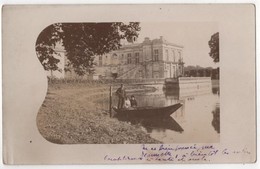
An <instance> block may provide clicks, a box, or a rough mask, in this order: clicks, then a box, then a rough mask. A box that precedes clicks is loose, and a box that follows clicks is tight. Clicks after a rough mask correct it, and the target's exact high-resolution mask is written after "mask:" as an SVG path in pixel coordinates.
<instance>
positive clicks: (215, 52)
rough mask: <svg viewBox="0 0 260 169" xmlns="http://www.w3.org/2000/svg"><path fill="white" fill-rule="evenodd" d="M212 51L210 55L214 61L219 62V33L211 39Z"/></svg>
mask: <svg viewBox="0 0 260 169" xmlns="http://www.w3.org/2000/svg"><path fill="white" fill-rule="evenodd" d="M208 44H209V47H210V53H209V56H210V57H212V58H213V61H214V62H215V63H216V62H219V33H218V32H217V33H215V34H213V35H212V36H211V39H210V40H209V43H208Z"/></svg>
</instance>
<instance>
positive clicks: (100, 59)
mask: <svg viewBox="0 0 260 169" xmlns="http://www.w3.org/2000/svg"><path fill="white" fill-rule="evenodd" d="M98 59H99V66H102V56H99V58H98Z"/></svg>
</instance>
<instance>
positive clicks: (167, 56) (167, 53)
mask: <svg viewBox="0 0 260 169" xmlns="http://www.w3.org/2000/svg"><path fill="white" fill-rule="evenodd" d="M165 53H166V59H167V61H169V52H168V50H165Z"/></svg>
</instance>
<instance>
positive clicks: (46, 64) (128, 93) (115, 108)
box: [35, 22, 220, 144]
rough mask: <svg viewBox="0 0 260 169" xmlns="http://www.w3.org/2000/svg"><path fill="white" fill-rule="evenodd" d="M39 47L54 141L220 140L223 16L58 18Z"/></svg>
mask: <svg viewBox="0 0 260 169" xmlns="http://www.w3.org/2000/svg"><path fill="white" fill-rule="evenodd" d="M35 50H36V53H37V57H38V59H39V61H40V62H41V64H42V66H43V68H44V70H45V71H46V75H47V77H48V92H47V95H46V97H45V100H44V102H43V104H42V106H41V108H40V110H39V112H38V115H37V127H38V130H39V132H40V133H41V135H42V136H43V137H44V138H45V139H46V140H48V141H50V142H52V143H56V144H148V143H215V142H216V143H217V142H219V139H220V102H219V100H220V99H219V98H220V90H219V80H220V78H219V69H220V65H219V32H218V24H217V23H214V22H152V23H149V22H95V23H54V24H52V25H49V26H48V27H46V28H45V29H44V30H42V32H40V33H39V36H38V38H37V41H36V44H35Z"/></svg>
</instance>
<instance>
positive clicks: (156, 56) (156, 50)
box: [154, 49, 159, 61]
mask: <svg viewBox="0 0 260 169" xmlns="http://www.w3.org/2000/svg"><path fill="white" fill-rule="evenodd" d="M158 60H159V50H158V49H155V50H154V61H158Z"/></svg>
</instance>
